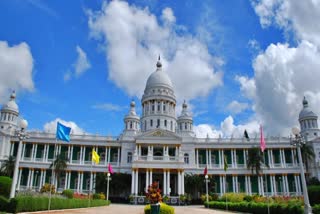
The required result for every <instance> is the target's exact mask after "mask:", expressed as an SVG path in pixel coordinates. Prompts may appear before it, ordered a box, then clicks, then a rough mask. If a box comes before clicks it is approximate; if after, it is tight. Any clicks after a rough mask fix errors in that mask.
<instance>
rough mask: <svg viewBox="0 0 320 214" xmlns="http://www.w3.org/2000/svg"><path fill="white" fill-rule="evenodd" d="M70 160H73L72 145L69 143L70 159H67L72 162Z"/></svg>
mask: <svg viewBox="0 0 320 214" xmlns="http://www.w3.org/2000/svg"><path fill="white" fill-rule="evenodd" d="M72 160H73V145H71V151H70V160H69V162H70V163H72Z"/></svg>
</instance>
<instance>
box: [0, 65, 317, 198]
mask: <svg viewBox="0 0 320 214" xmlns="http://www.w3.org/2000/svg"><path fill="white" fill-rule="evenodd" d="M156 66H157V67H156V71H154V72H153V73H152V74H151V75H150V76H149V78H148V80H147V83H146V87H145V90H144V94H143V96H142V99H141V105H142V115H141V116H139V115H137V114H136V111H135V103H134V102H131V103H130V111H129V112H128V114H127V115H126V116H125V117H124V130H123V132H122V133H121V134H120V135H119V136H118V137H108V136H96V135H71V141H70V143H65V142H61V141H56V139H55V134H51V133H46V132H27V133H28V135H29V138H26V139H24V140H23V141H21V143H22V156H21V159H20V162H19V173H18V183H17V190H18V191H21V190H25V189H33V190H38V189H39V188H41V186H43V185H44V184H45V183H50V179H51V171H52V170H51V169H49V166H50V164H51V163H52V161H53V160H54V158H55V156H56V155H57V154H59V153H65V154H66V155H67V157H68V158H69V162H68V167H67V170H66V173H65V174H64V175H63V176H62V177H60V179H61V180H60V182H59V184H60V185H59V187H58V190H62V189H72V190H74V191H75V192H79V193H88V192H89V189H90V187H92V186H93V185H94V183H95V179H96V174H97V173H99V172H104V173H105V172H106V170H107V168H108V167H107V166H108V164H109V163H110V164H111V165H112V167H113V170H114V171H115V172H116V173H127V174H131V183H128V186H129V185H131V194H132V195H136V196H137V195H141V193H143V192H145V189H146V187H147V186H148V185H149V184H150V183H152V181H156V180H157V181H159V183H160V186H161V189H162V192H163V194H164V195H168V196H170V195H182V194H185V175H186V174H203V172H204V169H205V167H207V169H208V174H209V176H211V177H213V178H214V180H215V185H216V186H215V190H216V192H217V193H218V194H223V193H225V192H245V193H247V194H255V193H257V194H261V195H266V194H268V195H302V187H301V178H300V170H299V165H298V161H297V158H296V157H297V153H296V147H294V146H292V145H291V143H290V139H289V138H286V137H267V138H266V139H265V140H266V145H267V147H266V150H265V152H264V155H265V159H266V162H267V164H268V165H269V167H264V168H263V170H262V173H263V174H262V175H261V176H257V175H255V174H253V173H252V172H251V170H249V169H248V168H247V157H248V150H249V149H251V148H252V147H254V146H255V147H258V146H259V143H260V139H259V138H256V139H250V141H247V140H246V139H245V138H208V137H207V138H197V137H196V136H195V134H194V132H193V118H192V116H191V114H190V113H189V112H188V106H187V104H185V103H184V104H183V106H182V112H181V113H180V114H178V115H179V116H176V115H177V114H176V97H175V93H174V90H173V84H172V82H171V80H170V78H169V77H168V75H167V74H166V73H165V72H164V71H163V70H162V65H161V62H160V61H158V62H157V65H156ZM15 98H16V96H15V93H12V95H11V96H10V100H9V101H8V103H7V104H4V105H3V106H2V108H1V117H0V164H1V162H3V161H4V160H6V159H8V157H9V156H10V155H13V156H16V154H17V150H18V144H19V142H20V141H19V138H18V136H16V135H15V130H18V129H19V127H18V125H17V123H18V122H17V121H18V118H19V108H18V105H17V104H16V102H15ZM298 119H299V122H300V129H301V133H302V134H303V135H307V136H308V137H310V138H311V136H312V138H313V139H314V140H312V141H309V142H308V143H310V144H311V145H312V146H313V149H314V152H315V155H316V157H315V158H314V160H312V161H310V163H309V164H308V166H309V167H308V171H307V174H308V176H309V177H317V178H318V179H319V178H320V165H319V163H320V158H319V155H320V140H319V139H318V136H319V134H320V130H319V128H318V122H317V119H318V116H317V115H316V114H314V113H313V112H312V110H310V108H309V107H308V102H307V100H306V99H304V100H303V106H302V110H301V112H300V114H299V118H298ZM92 149H94V150H95V151H96V152H97V153H98V154H99V155H100V157H101V159H100V163H99V164H97V165H93V166H92V161H91V151H92ZM224 156H226V159H227V162H228V170H227V171H224V159H225V158H224ZM55 184H57V181H55ZM265 185H266V186H267V188H265V187H266V186H265ZM128 194H130V193H128Z"/></svg>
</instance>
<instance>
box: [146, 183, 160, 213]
mask: <svg viewBox="0 0 320 214" xmlns="http://www.w3.org/2000/svg"><path fill="white" fill-rule="evenodd" d="M146 198H147V199H148V201H149V202H150V207H151V214H159V213H160V202H162V196H161V190H160V189H159V184H158V182H153V183H152V184H151V185H150V186H149V187H148V191H147V193H146Z"/></svg>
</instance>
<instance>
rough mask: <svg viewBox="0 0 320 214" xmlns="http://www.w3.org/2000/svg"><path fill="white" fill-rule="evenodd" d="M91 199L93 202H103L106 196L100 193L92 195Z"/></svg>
mask: <svg viewBox="0 0 320 214" xmlns="http://www.w3.org/2000/svg"><path fill="white" fill-rule="evenodd" d="M92 198H93V200H105V199H106V196H105V195H104V194H103V193H102V192H101V193H95V194H93V196H92Z"/></svg>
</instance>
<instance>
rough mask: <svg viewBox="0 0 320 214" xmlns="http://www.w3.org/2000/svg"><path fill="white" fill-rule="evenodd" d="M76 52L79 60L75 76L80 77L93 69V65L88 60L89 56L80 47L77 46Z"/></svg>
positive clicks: (76, 64)
mask: <svg viewBox="0 0 320 214" xmlns="http://www.w3.org/2000/svg"><path fill="white" fill-rule="evenodd" d="M76 50H77V53H78V58H77V61H76V62H75V64H74V68H75V75H76V76H77V77H78V76H80V75H82V74H83V73H84V72H85V71H86V70H88V69H89V68H90V67H91V65H90V62H89V60H88V58H87V54H86V53H85V52H84V51H83V50H82V49H81V48H80V46H78V45H77V47H76Z"/></svg>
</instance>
